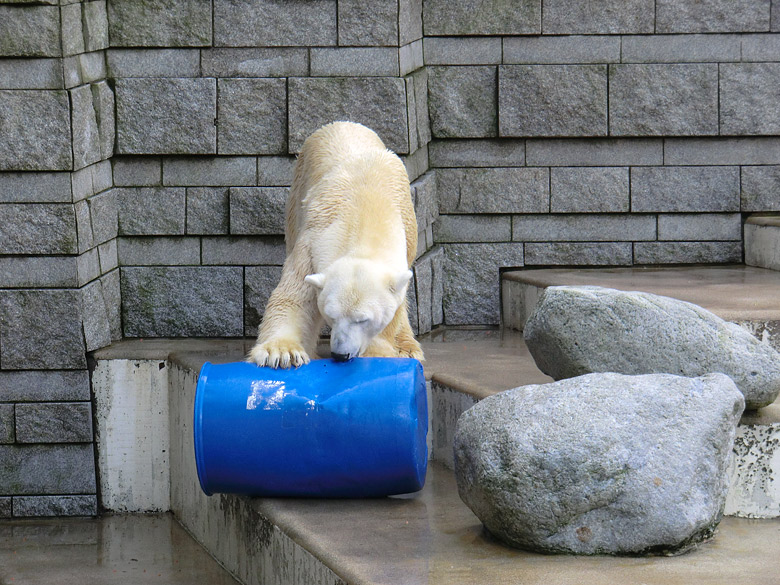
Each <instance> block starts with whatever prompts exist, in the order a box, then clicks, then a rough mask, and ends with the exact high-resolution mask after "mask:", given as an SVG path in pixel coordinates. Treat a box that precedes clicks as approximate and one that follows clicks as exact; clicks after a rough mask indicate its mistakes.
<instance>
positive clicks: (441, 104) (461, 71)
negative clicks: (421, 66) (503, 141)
mask: <svg viewBox="0 0 780 585" xmlns="http://www.w3.org/2000/svg"><path fill="white" fill-rule="evenodd" d="M496 83H497V76H496V68H495V67H429V69H428V104H429V109H430V116H431V132H432V133H433V136H434V137H436V138H471V137H486V136H496V134H497V132H498V110H497V104H496Z"/></svg>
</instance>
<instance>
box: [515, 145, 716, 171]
mask: <svg viewBox="0 0 780 585" xmlns="http://www.w3.org/2000/svg"><path fill="white" fill-rule="evenodd" d="M525 157H526V162H527V164H529V165H534V166H552V167H566V166H626V165H661V164H663V163H664V141H662V140H661V139H627V138H617V139H615V138H602V139H571V140H570V139H559V140H554V139H553V140H534V139H530V140H527V141H526V144H525ZM702 164H706V163H702Z"/></svg>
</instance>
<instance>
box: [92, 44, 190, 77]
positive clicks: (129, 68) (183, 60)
mask: <svg viewBox="0 0 780 585" xmlns="http://www.w3.org/2000/svg"><path fill="white" fill-rule="evenodd" d="M106 60H107V62H108V71H109V73H110V74H111V77H198V75H199V74H200V53H199V51H198V50H197V49H110V50H109V51H108V52H107V53H106Z"/></svg>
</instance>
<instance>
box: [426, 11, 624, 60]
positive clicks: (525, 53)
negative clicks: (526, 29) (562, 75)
mask: <svg viewBox="0 0 780 585" xmlns="http://www.w3.org/2000/svg"><path fill="white" fill-rule="evenodd" d="M585 6H587V5H585ZM624 38H632V37H624ZM620 41H621V38H620V37H617V36H607V35H603V36H602V35H599V36H595V35H594V36H577V35H571V36H569V35H565V36H533V37H507V38H505V39H504V43H503V63H506V64H508V63H527V64H529V65H533V64H536V65H539V64H561V63H619V62H620ZM426 47H427V45H426ZM426 57H427V53H426Z"/></svg>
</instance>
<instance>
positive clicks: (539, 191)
mask: <svg viewBox="0 0 780 585" xmlns="http://www.w3.org/2000/svg"><path fill="white" fill-rule="evenodd" d="M436 183H437V187H436V189H437V193H438V197H439V211H440V212H441V213H545V212H547V211H548V210H549V199H550V193H549V172H548V170H547V169H539V168H532V169H526V168H495V169H492V168H487V169H440V170H438V171H437V172H436Z"/></svg>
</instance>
